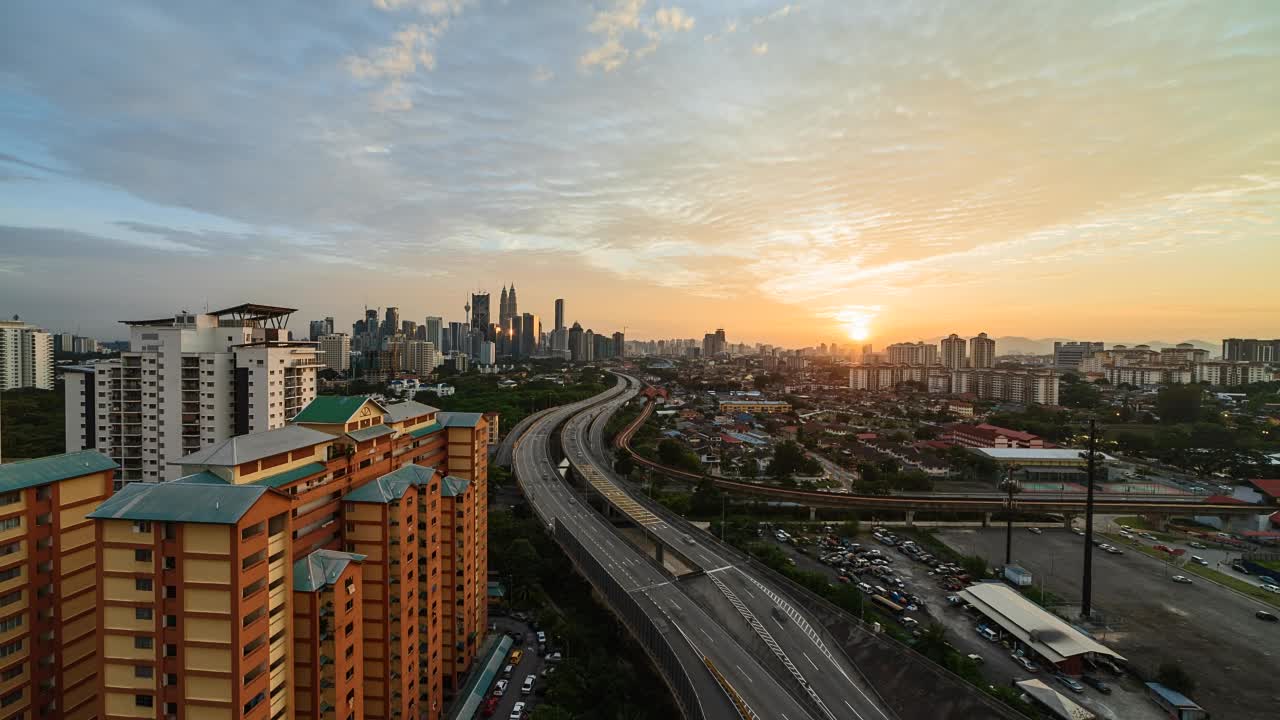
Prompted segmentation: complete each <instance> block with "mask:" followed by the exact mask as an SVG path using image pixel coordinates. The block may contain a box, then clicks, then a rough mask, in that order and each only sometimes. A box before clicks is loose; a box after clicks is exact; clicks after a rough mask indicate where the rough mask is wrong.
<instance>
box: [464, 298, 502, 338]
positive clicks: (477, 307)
mask: <svg viewBox="0 0 1280 720" xmlns="http://www.w3.org/2000/svg"><path fill="white" fill-rule="evenodd" d="M508 297H509V296H508ZM489 322H490V321H489V293H487V292H479V293H472V295H471V330H472V331H473V332H478V333H482V334H483V333H484V332H485V331H487V330H488V328H489Z"/></svg>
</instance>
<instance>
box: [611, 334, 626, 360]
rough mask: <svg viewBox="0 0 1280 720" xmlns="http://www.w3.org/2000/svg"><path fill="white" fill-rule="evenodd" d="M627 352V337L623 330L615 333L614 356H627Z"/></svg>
mask: <svg viewBox="0 0 1280 720" xmlns="http://www.w3.org/2000/svg"><path fill="white" fill-rule="evenodd" d="M626 354H627V338H626V336H625V335H623V334H622V333H621V332H616V333H614V334H613V356H614V357H626Z"/></svg>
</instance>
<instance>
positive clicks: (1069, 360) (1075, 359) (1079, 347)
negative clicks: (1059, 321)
mask: <svg viewBox="0 0 1280 720" xmlns="http://www.w3.org/2000/svg"><path fill="white" fill-rule="evenodd" d="M1105 349H1106V348H1105V346H1104V345H1103V343H1101V342H1074V341H1073V342H1055V343H1054V344H1053V365H1054V367H1056V368H1060V369H1062V370H1075V369H1077V368H1079V367H1080V363H1082V362H1084V361H1085V360H1087V359H1089V358H1092V357H1093V354H1094V353H1098V352H1102V351H1103V350H1105Z"/></svg>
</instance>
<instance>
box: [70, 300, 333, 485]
mask: <svg viewBox="0 0 1280 720" xmlns="http://www.w3.org/2000/svg"><path fill="white" fill-rule="evenodd" d="M292 313H293V310H292V309H291V308H281V307H272V306H268V305H252V304H245V305H237V306H235V307H230V308H226V309H225V310H218V311H216V312H212V313H207V314H203V315H193V314H191V313H186V312H182V313H178V314H177V315H175V316H173V317H168V318H160V319H156V320H137V321H127V322H125V324H126V325H128V326H129V332H130V339H129V350H128V351H126V352H123V353H121V355H120V357H119V358H117V359H113V360H110V361H107V362H100V363H97V364H94V365H85V366H79V367H72V368H68V372H67V373H66V382H67V386H66V392H67V400H66V403H67V405H66V409H67V413H68V414H67V417H66V444H67V449H68V450H80V449H89V448H96V449H97V450H98V451H99V452H101V453H103V454H104V455H106V456H107V457H110V458H112V459H113V460H115V461H116V463H117V464H119V465H120V473H119V476H118V479H119V480H121V481H123V482H132V481H144V482H159V481H161V480H169V479H173V478H174V477H177V474H176V473H177V470H176V468H175V467H174V466H172V465H170V462H171V461H173V460H176V459H178V458H180V457H182V456H184V455H188V454H190V453H193V452H196V451H197V450H199V449H200V448H203V447H207V446H210V445H213V444H215V443H219V442H222V441H224V440H226V439H228V438H230V437H232V436H234V435H244V434H247V433H253V432H264V431H266V430H271V429H274V428H279V427H283V426H284V424H285V423H286V422H287V421H288V420H289V419H290V418H292V417H293V416H294V415H296V414H297V413H298V412H299V411H300V410H301V409H302V408H303V407H305V406H306V405H307V403H309V402H311V400H313V399H314V398H315V396H316V370H317V369H318V368H319V367H320V365H321V363H320V359H319V357H317V352H316V345H315V344H314V343H310V342H292V341H288V340H281V339H279V338H281V337H288V330H287V329H286V327H285V325H286V323H287V322H288V317H289V315H290V314H292ZM90 425H92V426H93V427H92V428H90V427H89V426H90ZM90 437H92V438H93V442H94V444H93V445H85V444H83V443H85V442H86V441H87V439H88V438H90Z"/></svg>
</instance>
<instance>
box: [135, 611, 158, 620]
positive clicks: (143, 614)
mask: <svg viewBox="0 0 1280 720" xmlns="http://www.w3.org/2000/svg"><path fill="white" fill-rule="evenodd" d="M153 616H154V611H152V609H151V608H134V609H133V619H134V620H150V619H151V618H152V617H153Z"/></svg>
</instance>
